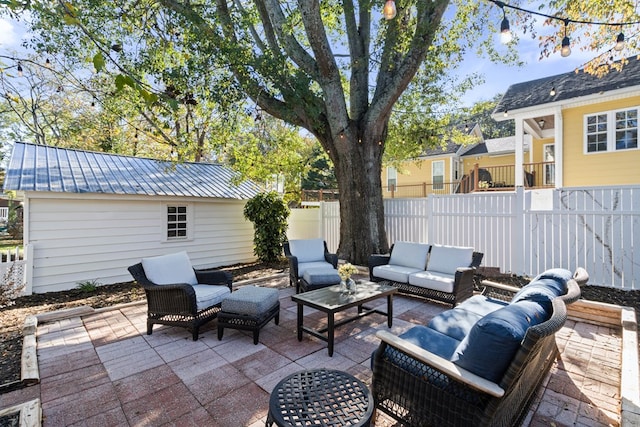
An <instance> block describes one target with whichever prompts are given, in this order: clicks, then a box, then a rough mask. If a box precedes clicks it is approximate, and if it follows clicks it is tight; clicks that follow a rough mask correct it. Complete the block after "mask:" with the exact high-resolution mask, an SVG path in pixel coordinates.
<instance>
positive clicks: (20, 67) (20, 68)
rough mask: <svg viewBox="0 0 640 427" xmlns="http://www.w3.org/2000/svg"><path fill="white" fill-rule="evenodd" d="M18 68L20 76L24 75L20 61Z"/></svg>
mask: <svg viewBox="0 0 640 427" xmlns="http://www.w3.org/2000/svg"><path fill="white" fill-rule="evenodd" d="M17 70H18V77H22V76H23V72H22V71H23V70H22V64H20V63H19V62H18V68H17Z"/></svg>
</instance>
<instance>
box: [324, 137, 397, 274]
mask: <svg viewBox="0 0 640 427" xmlns="http://www.w3.org/2000/svg"><path fill="white" fill-rule="evenodd" d="M365 138H367V137H363V138H362V139H359V138H358V137H357V136H354V139H355V141H351V140H349V138H348V136H346V135H345V136H344V140H339V141H337V142H336V146H337V149H338V150H339V151H340V156H339V159H336V160H337V161H335V160H334V162H335V171H336V178H337V180H338V188H339V189H340V247H339V248H338V254H339V256H340V258H342V259H346V260H347V261H350V262H352V263H355V264H358V265H367V262H368V258H369V255H371V254H374V253H386V252H387V251H388V249H389V246H388V242H387V234H386V232H385V228H384V206H383V203H382V191H381V189H382V183H381V174H380V173H381V169H382V166H381V165H382V161H381V156H382V151H383V150H382V144H379V141H381V140H382V139H379V138H378V139H376V138H371V137H369V138H367V139H365ZM374 140H375V141H374ZM342 147H344V148H342ZM341 148H342V149H341Z"/></svg>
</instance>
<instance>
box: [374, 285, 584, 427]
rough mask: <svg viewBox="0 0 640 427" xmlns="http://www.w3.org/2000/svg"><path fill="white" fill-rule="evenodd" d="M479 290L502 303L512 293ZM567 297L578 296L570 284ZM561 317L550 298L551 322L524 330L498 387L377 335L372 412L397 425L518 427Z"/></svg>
mask: <svg viewBox="0 0 640 427" xmlns="http://www.w3.org/2000/svg"><path fill="white" fill-rule="evenodd" d="M483 285H484V286H485V289H484V295H485V296H487V297H490V298H493V299H497V300H503V301H509V300H510V298H511V297H512V296H513V295H514V293H515V292H516V291H517V290H518V289H517V288H512V287H509V286H504V285H498V284H495V283H492V282H488V281H484V282H483ZM494 285H498V286H496V287H494ZM567 295H568V296H569V295H570V296H569V300H572V299H573V298H574V297H575V298H577V297H579V295H580V290H579V288H578V286H577V283H576V282H575V281H572V283H570V284H569V291H568V292H567ZM566 318H567V309H566V305H565V301H564V299H563V298H561V297H558V298H555V299H554V300H553V301H552V314H551V317H550V318H549V319H548V320H546V321H544V322H542V323H540V324H537V325H535V326H531V327H529V329H528V330H527V332H526V334H525V337H524V339H523V341H522V343H521V345H520V347H519V349H518V350H517V352H516V354H515V356H514V358H513V359H512V361H511V363H510V365H509V366H508V368H507V370H506V372H505V373H504V375H503V377H502V379H501V380H500V381H498V382H492V381H489V380H487V379H485V378H482V377H480V376H478V375H475V374H473V373H471V372H469V371H467V370H465V369H463V368H461V367H460V366H458V365H456V364H455V363H452V362H450V361H449V360H447V359H444V358H442V357H440V356H438V355H436V354H434V353H431V352H429V351H427V350H425V349H423V348H420V347H419V346H417V345H415V344H413V343H411V342H408V341H407V340H404V339H402V338H400V337H397V336H395V335H392V334H390V333H389V332H387V331H379V332H378V334H377V336H378V337H379V338H380V339H381V340H382V342H381V344H380V347H379V348H378V350H377V351H376V352H375V353H374V355H373V360H372V364H373V381H372V389H373V396H374V400H375V404H376V408H377V409H379V410H381V411H383V412H385V413H387V414H389V415H390V416H392V417H393V418H394V419H396V420H398V421H399V422H400V423H401V424H402V425H403V426H416V427H417V426H420V427H426V426H515V425H520V423H521V422H522V420H523V419H524V417H525V416H526V414H527V409H528V407H529V405H530V403H531V401H532V400H533V398H534V396H535V394H536V390H537V389H538V387H539V386H540V384H541V383H542V381H543V380H544V378H545V376H546V375H547V373H548V372H549V370H550V369H551V366H552V364H553V363H554V361H555V359H556V357H557V355H558V349H557V346H556V342H555V335H554V334H555V332H557V331H558V330H560V328H562V326H563V325H564V323H565V321H566Z"/></svg>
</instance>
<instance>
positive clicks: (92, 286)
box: [76, 279, 100, 294]
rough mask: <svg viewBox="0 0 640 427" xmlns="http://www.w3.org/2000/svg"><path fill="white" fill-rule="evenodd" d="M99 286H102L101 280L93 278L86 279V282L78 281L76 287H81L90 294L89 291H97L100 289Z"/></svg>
mask: <svg viewBox="0 0 640 427" xmlns="http://www.w3.org/2000/svg"><path fill="white" fill-rule="evenodd" d="M98 286H100V282H98V281H97V280H95V279H93V280H85V281H84V282H78V286H76V288H77V289H80V290H81V291H82V292H84V293H87V294H89V293H92V292H95V291H96V289H98Z"/></svg>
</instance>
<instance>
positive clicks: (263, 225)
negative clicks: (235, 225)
mask: <svg viewBox="0 0 640 427" xmlns="http://www.w3.org/2000/svg"><path fill="white" fill-rule="evenodd" d="M289 213H290V212H289V208H287V205H286V204H285V203H284V201H283V200H282V199H281V198H280V196H279V195H278V193H276V192H274V191H271V192H268V193H260V194H258V195H256V196H255V197H253V198H252V199H251V200H249V201H248V202H247V204H246V205H245V207H244V216H245V218H247V219H248V220H249V221H251V222H253V229H254V236H253V251H254V253H255V255H256V256H257V257H258V259H259V260H260V261H263V262H276V261H278V260H280V258H281V257H282V244H283V243H284V242H285V240H286V238H287V235H286V232H287V218H289Z"/></svg>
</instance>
